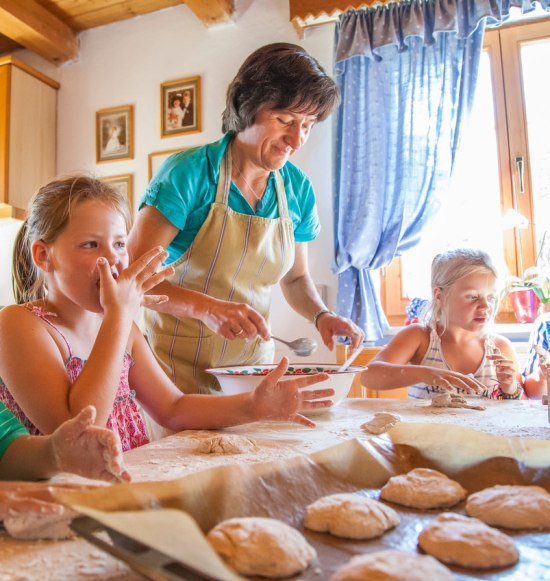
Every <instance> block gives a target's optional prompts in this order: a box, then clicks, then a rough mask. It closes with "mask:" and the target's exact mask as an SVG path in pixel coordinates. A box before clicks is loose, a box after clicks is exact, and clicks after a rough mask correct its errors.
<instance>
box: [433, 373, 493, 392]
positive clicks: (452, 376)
mask: <svg viewBox="0 0 550 581" xmlns="http://www.w3.org/2000/svg"><path fill="white" fill-rule="evenodd" d="M427 369H428V370H429V371H428V378H427V380H426V381H425V382H426V383H427V384H428V385H433V386H436V387H441V388H442V389H446V390H448V391H454V390H455V389H459V390H464V391H466V392H467V393H471V394H479V393H483V391H484V390H485V386H484V385H483V384H482V383H481V382H479V381H478V380H477V379H475V378H474V377H473V376H471V375H464V374H463V373H459V372H458V371H450V370H449V369H437V368H435V367H428V368H427Z"/></svg>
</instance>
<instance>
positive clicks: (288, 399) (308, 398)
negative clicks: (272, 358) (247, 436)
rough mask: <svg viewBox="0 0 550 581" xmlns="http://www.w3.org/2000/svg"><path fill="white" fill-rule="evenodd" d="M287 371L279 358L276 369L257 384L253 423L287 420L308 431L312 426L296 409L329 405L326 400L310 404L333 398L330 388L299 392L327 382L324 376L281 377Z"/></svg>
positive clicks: (285, 361) (325, 375)
mask: <svg viewBox="0 0 550 581" xmlns="http://www.w3.org/2000/svg"><path fill="white" fill-rule="evenodd" d="M287 368H288V359H287V358H286V357H283V358H282V359H281V361H280V363H279V365H277V367H276V368H275V369H274V370H273V371H272V372H271V373H269V374H268V375H266V377H265V379H264V380H263V381H262V382H261V383H260V384H259V385H258V387H257V388H256V389H255V390H254V392H253V394H252V397H253V401H252V406H253V411H254V417H255V418H256V419H257V420H289V421H291V422H296V423H298V424H302V425H304V426H308V427H310V428H312V427H314V426H315V423H314V422H312V421H311V420H309V419H307V418H306V417H305V416H303V415H302V414H299V413H298V410H299V409H316V408H322V407H327V406H330V405H331V402H330V401H329V400H326V401H314V400H317V399H320V398H323V397H330V396H331V395H334V390H333V389H315V390H310V391H299V388H300V387H306V386H308V385H313V384H315V383H319V382H320V381H325V380H326V379H328V377H329V376H328V374H327V373H316V374H314V375H303V376H301V377H296V378H295V379H294V378H293V379H285V380H282V381H281V377H283V375H284V374H285V372H286V370H287Z"/></svg>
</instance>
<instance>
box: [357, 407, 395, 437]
mask: <svg viewBox="0 0 550 581" xmlns="http://www.w3.org/2000/svg"><path fill="white" fill-rule="evenodd" d="M400 421H401V416H400V415H399V414H392V413H391V412H376V413H375V414H374V416H373V417H372V418H371V419H370V420H369V421H368V422H365V423H364V424H361V429H362V430H364V431H365V432H369V433H371V434H383V433H384V432H389V431H390V430H391V429H392V428H393V427H394V426H395V425H397V424H398V423H399V422H400Z"/></svg>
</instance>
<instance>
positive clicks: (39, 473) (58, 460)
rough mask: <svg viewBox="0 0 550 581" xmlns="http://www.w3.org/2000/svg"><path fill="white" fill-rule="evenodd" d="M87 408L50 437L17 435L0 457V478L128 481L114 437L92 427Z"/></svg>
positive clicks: (91, 415)
mask: <svg viewBox="0 0 550 581" xmlns="http://www.w3.org/2000/svg"><path fill="white" fill-rule="evenodd" d="M94 420H95V409H94V408H93V407H88V408H86V409H84V410H82V412H81V413H80V414H79V415H78V416H76V417H75V418H73V419H72V420H69V421H67V422H65V423H64V424H62V425H61V426H59V428H57V430H55V432H54V433H53V434H52V435H51V436H19V437H18V438H16V439H15V440H13V442H12V443H11V444H9V446H8V447H7V449H6V451H5V452H4V454H3V455H2V457H1V458H0V479H9V480H36V479H40V478H50V477H51V476H54V475H55V474H57V473H59V472H72V473H74V474H78V475H80V476H85V477H87V478H94V479H99V480H107V481H109V482H122V481H129V480H130V475H129V473H128V472H127V471H126V469H125V467H124V461H123V459H122V448H121V446H120V441H119V439H118V436H117V435H116V434H114V433H113V432H112V431H111V430H107V429H105V428H99V427H96V426H94V425H93V423H94Z"/></svg>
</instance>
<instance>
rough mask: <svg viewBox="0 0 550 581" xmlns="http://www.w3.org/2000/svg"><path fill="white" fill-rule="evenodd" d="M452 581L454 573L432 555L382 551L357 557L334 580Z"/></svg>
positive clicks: (332, 578)
mask: <svg viewBox="0 0 550 581" xmlns="http://www.w3.org/2000/svg"><path fill="white" fill-rule="evenodd" d="M366 579H368V581H426V580H427V579H429V580H430V581H452V580H453V579H454V575H453V574H452V573H451V572H450V571H449V569H447V567H445V566H444V565H442V564H441V563H439V562H438V561H436V560H435V559H434V558H433V557H430V556H428V555H415V554H413V553H405V552H402V551H381V552H379V553H371V554H369V555H359V556H358V557H353V559H351V561H349V562H348V563H347V564H346V565H344V566H343V567H342V568H341V569H338V571H336V573H335V574H334V575H333V576H332V577H331V581H365V580H366Z"/></svg>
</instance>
